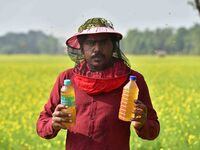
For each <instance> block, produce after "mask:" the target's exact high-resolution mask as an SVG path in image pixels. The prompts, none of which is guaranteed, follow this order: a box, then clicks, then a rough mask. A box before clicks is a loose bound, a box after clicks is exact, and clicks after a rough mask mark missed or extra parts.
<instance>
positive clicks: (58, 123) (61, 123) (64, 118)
mask: <svg viewBox="0 0 200 150" xmlns="http://www.w3.org/2000/svg"><path fill="white" fill-rule="evenodd" d="M66 110H67V106H64V105H62V104H58V105H57V106H56V108H55V110H54V112H53V114H52V126H53V129H54V130H60V129H66V127H65V124H66V123H70V122H72V115H71V114H69V113H67V111H66Z"/></svg>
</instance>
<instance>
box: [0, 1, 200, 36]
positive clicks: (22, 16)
mask: <svg viewBox="0 0 200 150" xmlns="http://www.w3.org/2000/svg"><path fill="white" fill-rule="evenodd" d="M187 2H188V0H146V1H145V0H0V36H2V35H5V34H6V33H8V32H16V33H19V32H24V33H26V32H28V31H29V30H37V31H38V30H41V31H43V32H45V33H47V34H52V35H54V36H56V37H64V38H68V37H70V36H71V35H72V34H74V33H76V32H77V29H78V27H79V26H80V25H81V24H82V23H84V21H86V20H87V19H89V18H91V17H104V18H106V19H108V20H110V21H112V23H113V24H114V28H115V29H116V30H117V31H118V32H121V33H122V34H123V35H125V34H126V33H127V32H128V30H130V29H139V30H145V29H147V28H148V29H150V30H154V29H156V28H158V27H159V28H165V27H174V28H179V27H186V28H189V27H191V26H193V25H194V24H195V23H200V16H198V13H197V11H196V10H195V9H194V8H192V6H190V5H188V3H187Z"/></svg>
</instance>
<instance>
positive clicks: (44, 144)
mask: <svg viewBox="0 0 200 150" xmlns="http://www.w3.org/2000/svg"><path fill="white" fill-rule="evenodd" d="M128 58H129V60H130V62H131V66H132V68H133V69H135V70H137V71H139V72H140V73H142V74H143V75H144V77H145V80H146V82H147V84H148V86H149V90H150V93H151V98H152V103H153V105H154V108H155V109H156V110H157V113H158V117H159V121H160V125H161V131H160V135H159V137H158V138H157V139H156V140H154V141H146V140H142V139H140V138H138V137H137V135H136V134H135V132H132V135H131V140H130V145H131V149H136V150H140V149H141V150H144V149H149V150H151V149H152V150H155V149H156V150H157V149H160V150H161V149H162V150H165V149H166V150H171V149H172V150H174V149H175V150H179V149H180V150H182V149H191V150H196V149H200V134H199V133H200V124H199V120H200V118H199V114H200V103H199V101H200V92H199V89H200V78H199V77H200V69H199V68H200V57H197V56H166V57H164V58H160V57H156V56H131V55H129V56H128ZM73 65H74V64H73V63H72V61H71V60H70V59H69V58H68V57H67V56H59V55H55V56H48V55H0V72H1V73H0V79H1V80H0V81H1V84H0V91H1V92H0V108H1V109H0V148H1V150H12V149H15V150H43V149H49V150H51V149H64V147H65V135H66V133H65V131H64V130H62V131H61V132H59V134H58V136H57V137H56V138H54V139H53V140H44V139H41V138H40V137H38V135H37V134H36V130H35V123H36V120H37V118H38V116H39V113H40V111H41V110H42V108H43V105H44V103H46V101H47V99H48V96H49V93H50V91H51V88H52V86H53V84H54V82H55V80H56V77H57V75H58V74H59V73H60V72H61V71H63V70H65V69H67V68H69V67H73Z"/></svg>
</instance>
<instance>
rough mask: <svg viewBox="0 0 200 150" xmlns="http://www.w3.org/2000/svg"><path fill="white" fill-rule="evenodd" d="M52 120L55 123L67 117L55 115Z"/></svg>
mask: <svg viewBox="0 0 200 150" xmlns="http://www.w3.org/2000/svg"><path fill="white" fill-rule="evenodd" d="M52 121H53V123H61V122H63V121H65V119H64V118H61V117H53V118H52Z"/></svg>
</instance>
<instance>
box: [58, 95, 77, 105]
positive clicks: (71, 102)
mask: <svg viewBox="0 0 200 150" xmlns="http://www.w3.org/2000/svg"><path fill="white" fill-rule="evenodd" d="M61 104H63V105H65V106H72V105H74V97H72V96H71V97H70V96H61Z"/></svg>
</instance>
